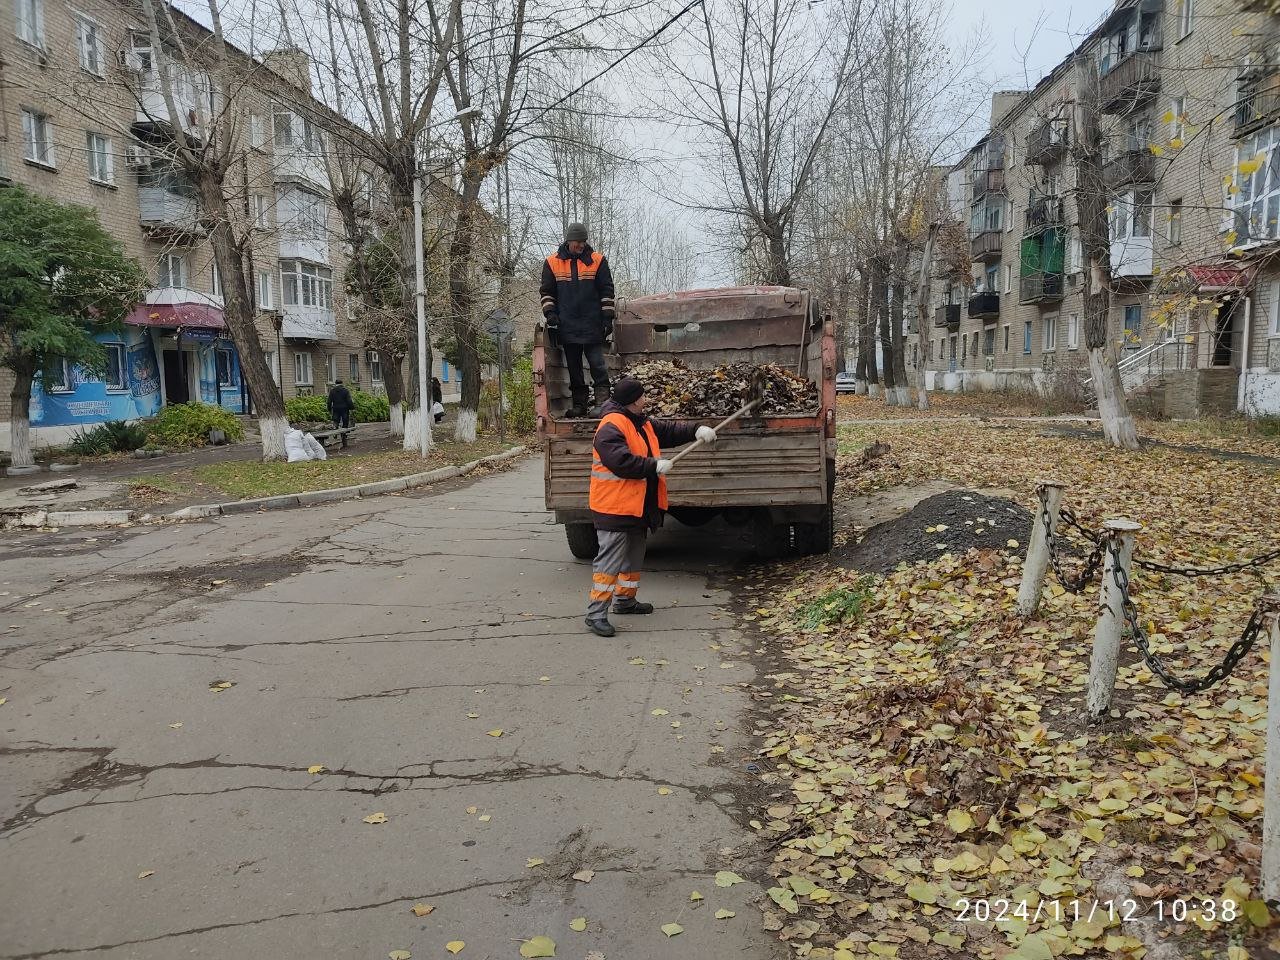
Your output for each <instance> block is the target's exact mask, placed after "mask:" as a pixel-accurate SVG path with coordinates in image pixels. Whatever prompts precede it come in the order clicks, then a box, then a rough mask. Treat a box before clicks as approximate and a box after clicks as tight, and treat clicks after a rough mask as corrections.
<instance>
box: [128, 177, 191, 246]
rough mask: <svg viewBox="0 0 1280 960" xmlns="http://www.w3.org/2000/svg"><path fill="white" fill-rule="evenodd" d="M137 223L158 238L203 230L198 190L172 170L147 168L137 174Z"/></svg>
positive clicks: (179, 235) (188, 234) (184, 234)
mask: <svg viewBox="0 0 1280 960" xmlns="http://www.w3.org/2000/svg"><path fill="white" fill-rule="evenodd" d="M138 222H139V223H140V224H141V225H142V229H143V230H144V231H146V232H147V233H148V234H151V235H153V236H156V237H165V236H172V237H184V236H188V237H189V236H197V235H200V234H202V233H203V232H204V228H203V226H202V225H201V223H200V205H199V204H198V203H197V202H196V194H195V189H194V188H193V187H192V185H191V184H190V183H189V182H188V181H187V179H186V178H185V177H184V176H182V175H181V174H180V173H178V172H176V171H173V170H151V171H145V172H143V173H141V174H140V175H139V176H138Z"/></svg>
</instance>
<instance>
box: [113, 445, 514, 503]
mask: <svg viewBox="0 0 1280 960" xmlns="http://www.w3.org/2000/svg"><path fill="white" fill-rule="evenodd" d="M528 451H529V448H528V447H523V446H521V447H512V448H511V449H510V450H504V451H502V453H495V454H493V455H492V456H488V457H482V458H481V459H479V460H472V461H471V462H470V463H464V464H462V465H461V466H458V467H439V468H437V469H435V470H428V471H426V472H424V473H413V474H410V475H409V476H407V477H393V478H392V479H390V480H378V481H376V482H374V483H362V484H360V485H359V486H355V487H334V488H333V489H330V490H309V491H307V492H305V493H291V494H287V495H285V496H280V497H260V498H258V499H257V500H232V501H229V502H227V503H202V504H197V505H195V506H191V507H183V508H182V509H181V510H175V511H174V512H173V513H169V514H165V515H164V516H163V517H158V518H156V519H161V520H205V519H208V518H209V517H218V516H227V515H232V514H237V513H256V512H259V511H264V510H285V509H289V508H291V507H309V506H313V505H314V504H317V503H333V502H334V501H337V500H358V499H360V498H362V497H376V496H381V495H383V494H387V493H401V492H403V491H405V490H412V489H414V488H415V487H425V486H429V485H431V484H433V483H439V482H440V481H441V480H452V479H453V478H454V477H461V476H465V475H466V474H468V473H470V472H471V471H473V470H475V469H476V468H477V467H480V466H484V465H486V464H491V463H503V462H505V461H507V460H513V459H515V458H516V457H518V456H521V455H523V454H525V453H527V452H528ZM99 512H110V511H99Z"/></svg>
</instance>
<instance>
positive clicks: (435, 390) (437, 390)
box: [431, 377, 444, 403]
mask: <svg viewBox="0 0 1280 960" xmlns="http://www.w3.org/2000/svg"><path fill="white" fill-rule="evenodd" d="M443 401H444V388H442V387H441V386H440V378H439V377H432V378H431V402H432V403H441V402H443Z"/></svg>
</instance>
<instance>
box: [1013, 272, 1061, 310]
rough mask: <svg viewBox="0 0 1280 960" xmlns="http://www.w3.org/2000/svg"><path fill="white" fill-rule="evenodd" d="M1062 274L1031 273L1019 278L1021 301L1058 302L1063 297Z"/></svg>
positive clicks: (1019, 297) (1019, 296) (1019, 298)
mask: <svg viewBox="0 0 1280 960" xmlns="http://www.w3.org/2000/svg"><path fill="white" fill-rule="evenodd" d="M1062 287H1063V284H1062V274H1060V273H1029V274H1027V275H1025V276H1023V277H1021V278H1020V279H1019V282H1018V300H1019V302H1021V303H1056V302H1057V301H1059V300H1061V299H1062Z"/></svg>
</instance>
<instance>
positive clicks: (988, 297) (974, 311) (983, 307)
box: [969, 291, 1000, 320]
mask: <svg viewBox="0 0 1280 960" xmlns="http://www.w3.org/2000/svg"><path fill="white" fill-rule="evenodd" d="M969 318H970V319H975V318H981V319H983V320H999V319H1000V294H998V293H995V292H994V291H991V292H987V293H975V294H974V295H973V296H972V297H970V298H969Z"/></svg>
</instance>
